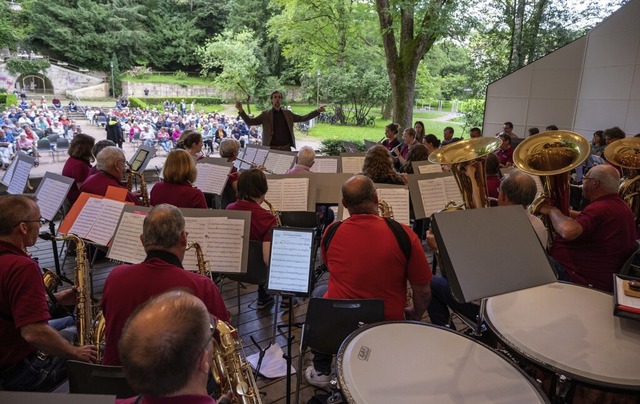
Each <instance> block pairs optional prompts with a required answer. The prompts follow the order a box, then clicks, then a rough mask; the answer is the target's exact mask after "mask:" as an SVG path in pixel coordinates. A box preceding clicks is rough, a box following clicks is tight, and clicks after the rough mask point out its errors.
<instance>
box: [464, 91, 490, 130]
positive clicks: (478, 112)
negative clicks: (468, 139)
mask: <svg viewBox="0 0 640 404" xmlns="http://www.w3.org/2000/svg"><path fill="white" fill-rule="evenodd" d="M460 111H461V112H462V113H463V114H464V131H465V132H466V131H467V128H469V129H470V128H473V127H474V126H477V127H479V128H482V123H483V121H484V99H472V100H467V101H465V102H464V103H463V104H462V106H461V107H460Z"/></svg>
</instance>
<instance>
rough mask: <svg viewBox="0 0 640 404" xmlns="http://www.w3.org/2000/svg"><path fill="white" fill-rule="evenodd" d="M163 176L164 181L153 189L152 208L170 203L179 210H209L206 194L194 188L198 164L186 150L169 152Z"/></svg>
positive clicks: (151, 196)
mask: <svg viewBox="0 0 640 404" xmlns="http://www.w3.org/2000/svg"><path fill="white" fill-rule="evenodd" d="M163 174H164V176H163V180H162V181H160V182H158V183H156V184H155V185H154V186H153V188H152V189H151V194H150V198H151V199H150V203H151V206H156V205H160V204H161V203H168V204H171V205H173V206H177V207H178V208H201V209H206V208H207V202H206V201H205V199H204V194H203V193H202V191H201V190H199V189H198V188H196V187H194V186H193V182H194V181H195V180H196V174H197V172H196V164H195V163H194V162H193V158H191V155H190V154H189V153H188V152H187V151H186V150H180V149H174V150H172V151H171V152H169V156H167V161H166V162H165V164H164V170H163Z"/></svg>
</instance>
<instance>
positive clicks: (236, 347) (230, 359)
mask: <svg viewBox="0 0 640 404" xmlns="http://www.w3.org/2000/svg"><path fill="white" fill-rule="evenodd" d="M216 330H217V332H218V334H219V336H220V343H218V342H217V341H216V340H215V339H214V340H213V345H214V349H213V362H214V366H212V369H211V373H212V374H213V378H214V380H215V381H216V383H217V384H218V386H220V390H221V392H222V394H225V393H227V392H231V394H232V395H233V398H234V400H233V401H234V402H237V403H242V404H260V403H262V401H260V392H259V391H258V386H257V384H256V379H255V378H254V376H253V371H252V370H251V365H250V364H249V362H248V361H247V359H246V357H245V354H244V349H243V347H242V340H241V339H240V336H239V335H238V331H237V330H236V329H235V328H233V327H232V326H231V325H230V324H229V323H226V322H224V321H218V322H217V324H216Z"/></svg>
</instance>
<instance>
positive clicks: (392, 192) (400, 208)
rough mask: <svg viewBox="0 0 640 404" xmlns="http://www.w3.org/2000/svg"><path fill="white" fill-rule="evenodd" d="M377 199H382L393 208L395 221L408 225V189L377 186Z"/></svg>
mask: <svg viewBox="0 0 640 404" xmlns="http://www.w3.org/2000/svg"><path fill="white" fill-rule="evenodd" d="M376 191H377V192H378V200H379V201H380V200H384V201H385V202H386V203H387V204H388V205H389V206H390V207H391V209H392V210H393V218H394V220H396V221H397V222H400V223H402V224H406V225H407V226H408V225H409V189H407V188H378V189H377V190H376Z"/></svg>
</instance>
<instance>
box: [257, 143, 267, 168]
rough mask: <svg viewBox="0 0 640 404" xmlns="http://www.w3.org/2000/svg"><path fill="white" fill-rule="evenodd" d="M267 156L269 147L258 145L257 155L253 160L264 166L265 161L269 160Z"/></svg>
mask: <svg viewBox="0 0 640 404" xmlns="http://www.w3.org/2000/svg"><path fill="white" fill-rule="evenodd" d="M267 156H269V149H263V148H261V147H257V148H256V157H255V159H254V160H253V162H254V163H256V164H257V165H259V166H263V165H265V162H266V161H267Z"/></svg>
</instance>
